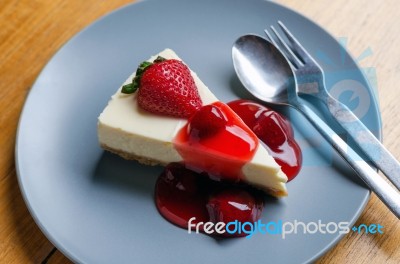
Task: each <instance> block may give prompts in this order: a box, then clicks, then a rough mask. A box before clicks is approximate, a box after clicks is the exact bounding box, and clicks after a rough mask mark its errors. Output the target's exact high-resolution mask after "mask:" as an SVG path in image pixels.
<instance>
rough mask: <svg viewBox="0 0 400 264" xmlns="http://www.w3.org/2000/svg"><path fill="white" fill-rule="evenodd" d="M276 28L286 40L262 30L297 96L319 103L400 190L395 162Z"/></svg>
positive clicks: (290, 39) (308, 59)
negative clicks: (289, 72)
mask: <svg viewBox="0 0 400 264" xmlns="http://www.w3.org/2000/svg"><path fill="white" fill-rule="evenodd" d="M278 25H279V27H280V28H281V30H282V32H283V33H284V35H285V36H286V39H285V38H283V37H282V36H281V35H280V34H279V33H278V31H277V30H276V29H275V28H274V27H273V26H271V27H270V28H271V31H272V32H273V34H274V35H275V38H273V37H272V34H270V33H269V31H268V30H267V29H265V30H264V31H265V33H266V34H267V36H268V38H269V39H270V41H271V42H272V43H273V44H274V45H275V46H276V47H277V48H278V49H280V50H281V52H282V53H283V54H284V55H285V57H286V58H287V59H288V60H289V62H290V64H291V66H292V69H293V71H294V73H295V76H296V79H297V82H298V86H297V93H298V94H307V95H311V96H314V97H316V98H318V99H319V100H321V101H322V102H323V103H324V104H325V105H326V106H327V108H328V110H329V112H330V113H331V114H332V116H333V118H334V119H336V121H337V122H338V123H339V124H340V126H341V127H342V128H343V129H344V130H345V131H346V132H347V136H349V137H351V138H352V139H353V140H354V141H355V142H356V143H357V145H358V147H360V149H361V150H362V151H363V152H364V154H366V155H367V156H368V158H369V159H370V161H371V162H372V163H373V164H374V165H375V166H376V167H377V168H378V169H379V170H380V171H382V173H383V174H385V175H386V177H387V178H388V179H389V180H390V181H391V182H392V183H393V185H395V186H396V187H397V189H399V190H400V164H399V162H398V161H397V160H396V159H395V158H394V157H393V155H392V154H391V153H390V152H389V151H388V150H387V149H386V148H385V147H384V146H383V145H382V143H381V142H380V141H379V140H378V139H377V138H376V137H375V136H374V135H373V134H372V133H371V132H370V131H369V129H368V128H367V127H366V126H365V125H364V124H363V123H362V122H361V120H360V119H358V118H357V116H355V115H354V114H353V112H352V111H351V110H350V109H349V108H347V106H346V105H344V104H342V103H341V102H339V101H338V100H336V99H335V98H333V97H332V96H331V95H330V94H329V92H328V91H327V90H326V87H325V77H324V73H323V70H322V68H321V66H319V65H318V63H317V62H316V61H315V60H314V58H313V57H312V56H311V55H310V54H309V53H308V52H307V50H306V49H305V48H304V47H303V46H302V45H301V44H300V42H299V41H298V40H297V39H296V38H295V37H294V36H293V34H292V33H291V32H290V31H289V30H288V29H287V28H286V26H285V25H284V24H283V23H282V22H281V21H278Z"/></svg>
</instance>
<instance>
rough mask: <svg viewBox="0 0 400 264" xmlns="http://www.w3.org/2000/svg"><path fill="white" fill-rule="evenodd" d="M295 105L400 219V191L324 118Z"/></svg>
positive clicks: (302, 105)
mask: <svg viewBox="0 0 400 264" xmlns="http://www.w3.org/2000/svg"><path fill="white" fill-rule="evenodd" d="M294 107H295V108H296V109H297V110H299V111H300V112H302V113H303V114H304V116H305V117H306V118H307V119H308V121H309V122H310V123H311V124H312V125H313V126H314V127H315V128H316V129H317V130H318V132H320V133H321V135H322V136H323V137H324V138H325V139H326V140H327V141H328V142H329V143H330V144H332V146H333V147H334V148H335V149H336V150H337V152H338V153H339V154H340V156H342V157H343V158H344V159H345V160H346V161H347V163H348V164H349V165H350V166H351V167H352V168H353V170H354V171H355V172H356V173H357V174H358V176H359V177H360V178H361V179H362V180H363V181H364V182H365V183H366V184H367V185H368V186H369V187H370V188H371V190H372V191H373V192H374V193H375V194H376V195H377V196H378V197H379V198H380V199H381V201H382V202H384V203H385V204H386V206H387V207H388V208H389V209H390V210H391V211H392V212H393V213H394V214H395V215H396V216H397V218H399V219H400V193H399V192H397V190H396V189H394V188H393V187H392V186H391V185H390V184H389V183H388V182H386V181H385V180H384V179H383V178H382V177H381V176H380V175H379V174H378V173H377V172H376V171H375V170H374V169H372V168H371V167H370V165H369V164H368V163H367V162H366V161H365V160H364V159H363V158H361V157H360V156H359V155H358V154H357V152H355V151H354V150H353V149H352V148H351V147H350V146H349V145H347V143H346V142H345V141H343V140H342V139H341V138H340V137H339V136H338V135H337V134H336V133H335V132H334V131H333V130H332V129H331V128H330V127H329V126H328V125H327V124H326V123H325V122H324V121H322V119H321V118H320V117H319V116H317V115H316V114H315V113H314V112H313V111H312V110H311V109H310V108H308V107H307V106H306V105H304V104H296V105H294Z"/></svg>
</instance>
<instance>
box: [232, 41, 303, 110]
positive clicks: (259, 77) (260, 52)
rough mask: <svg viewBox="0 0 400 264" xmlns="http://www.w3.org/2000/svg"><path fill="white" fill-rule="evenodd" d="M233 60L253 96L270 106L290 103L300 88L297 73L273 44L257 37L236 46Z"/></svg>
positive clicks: (245, 85) (237, 43)
mask: <svg viewBox="0 0 400 264" xmlns="http://www.w3.org/2000/svg"><path fill="white" fill-rule="evenodd" d="M232 59H233V66H234V68H235V71H236V73H237V76H238V78H239V79H240V81H241V83H242V84H243V85H244V87H245V88H246V89H247V90H248V91H249V92H250V93H251V94H252V95H254V96H255V97H257V98H258V99H260V100H262V101H265V102H268V103H273V104H281V105H288V104H289V98H291V96H290V95H291V94H292V93H295V89H296V88H295V82H294V80H295V79H294V74H293V71H292V70H291V68H290V65H289V63H288V61H287V60H286V58H285V57H284V56H283V55H282V53H281V52H280V51H279V50H278V49H277V48H276V47H275V46H274V45H273V44H272V43H271V42H269V41H268V40H266V39H264V38H262V37H260V36H257V35H245V36H242V37H240V38H238V39H237V40H236V42H235V43H234V45H233V47H232ZM260 87H263V88H262V89H260Z"/></svg>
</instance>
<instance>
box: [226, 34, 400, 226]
mask: <svg viewBox="0 0 400 264" xmlns="http://www.w3.org/2000/svg"><path fill="white" fill-rule="evenodd" d="M232 59H233V65H234V68H235V71H236V74H237V76H238V78H239V80H240V81H241V82H242V84H243V86H244V87H245V88H246V89H247V90H248V91H249V92H250V93H251V94H252V95H254V96H255V97H256V98H258V99H260V100H261V101H264V102H266V103H269V104H275V105H287V106H291V107H293V108H295V109H297V110H298V111H300V112H301V113H302V114H303V115H304V116H305V117H306V118H307V120H308V121H309V122H310V123H311V124H312V125H313V126H314V127H315V128H316V129H317V131H318V132H319V133H320V134H321V135H322V136H323V137H324V138H325V139H326V140H327V141H328V142H329V143H330V144H331V145H332V146H333V148H334V149H336V151H337V152H338V153H339V155H340V156H341V157H342V158H343V159H344V160H345V161H346V162H347V163H348V164H349V165H350V166H351V167H352V168H353V170H354V171H355V172H356V173H357V174H358V176H359V177H360V178H361V179H362V180H363V181H364V182H365V183H366V184H367V185H368V186H369V187H370V188H371V190H372V191H373V192H374V193H375V194H376V195H377V196H378V197H379V198H380V199H381V200H382V201H383V202H384V203H385V204H386V206H387V207H388V208H389V209H390V210H391V211H392V212H393V213H394V214H395V215H396V216H397V218H399V219H400V193H399V192H397V191H396V190H395V189H394V188H393V187H392V186H391V185H390V184H389V183H387V182H386V181H385V180H384V179H383V178H382V177H381V176H380V175H379V174H378V173H377V172H376V171H375V170H374V169H372V168H371V167H370V165H369V164H368V163H367V162H366V161H365V160H364V159H362V158H361V157H360V156H359V155H358V154H357V152H355V151H354V150H353V149H352V148H351V147H350V146H349V145H348V144H347V143H346V142H345V141H343V140H342V139H341V138H340V137H339V136H338V135H337V134H336V133H335V132H334V131H333V130H332V129H331V128H330V127H329V126H328V125H327V124H326V123H325V122H324V121H322V120H321V118H320V117H319V116H318V115H316V114H315V113H314V112H313V111H312V110H311V109H310V108H309V107H307V106H306V105H305V104H303V103H301V102H300V101H299V98H298V96H297V93H296V87H297V81H296V78H295V75H294V74H293V71H292V69H291V67H290V64H289V62H288V61H287V59H286V58H285V57H284V56H283V55H282V53H281V52H280V51H279V50H278V49H277V48H276V47H275V46H274V45H273V44H272V43H271V42H269V41H267V40H266V39H264V38H262V37H260V36H256V35H245V36H242V37H240V38H239V39H237V40H236V42H235V43H234V45H233V47H232Z"/></svg>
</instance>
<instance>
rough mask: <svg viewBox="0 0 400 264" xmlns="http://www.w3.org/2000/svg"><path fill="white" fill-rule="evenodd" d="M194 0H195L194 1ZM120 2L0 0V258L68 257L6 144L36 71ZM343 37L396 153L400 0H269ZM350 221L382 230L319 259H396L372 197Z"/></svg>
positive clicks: (399, 151) (398, 234)
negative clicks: (373, 90) (40, 221)
mask: <svg viewBox="0 0 400 264" xmlns="http://www.w3.org/2000/svg"><path fill="white" fill-rule="evenodd" d="M199 1H201V0H199ZM129 2H131V1H128V0H113V1H105V0H86V1H80V0H69V1H62V0H0V113H1V115H0V145H1V148H0V263H41V262H43V263H70V261H69V260H68V259H67V258H66V257H65V256H64V255H63V254H62V253H61V252H59V251H58V250H57V249H55V248H54V246H53V245H52V244H51V243H50V242H49V241H48V240H47V239H46V237H45V236H44V235H43V233H42V232H41V231H40V229H39V228H38V226H37V225H36V224H35V222H34V220H33V219H32V217H31V215H30V214H29V212H28V209H27V207H26V205H25V203H24V200H23V198H22V195H21V192H20V190H19V187H18V182H17V178H16V173H15V164H14V145H15V134H16V128H17V123H18V119H19V115H20V113H21V109H22V106H23V104H24V100H25V98H26V95H27V93H28V92H29V90H30V87H31V86H32V84H33V82H34V80H35V78H36V77H37V76H38V74H39V72H40V70H41V69H42V68H43V67H44V66H45V64H46V63H47V62H48V61H49V59H50V58H51V57H52V56H53V55H54V53H55V52H56V51H57V50H58V49H59V48H60V47H61V46H62V45H63V44H64V43H65V42H66V41H67V40H68V39H70V38H71V37H72V36H74V34H76V33H77V32H79V31H80V30H81V29H83V28H84V27H85V26H87V25H89V24H90V23H92V22H93V21H94V20H95V19H97V18H99V17H101V16H102V15H104V14H106V13H108V12H109V11H112V10H115V9H116V8H118V7H121V6H123V5H125V4H127V3H129ZM276 2H279V3H281V4H283V5H285V6H287V7H290V8H292V9H295V10H297V11H298V12H300V13H302V14H304V15H306V16H307V17H309V18H311V19H312V20H314V21H316V22H317V23H318V24H320V25H321V26H322V27H324V28H325V29H327V30H328V31H329V32H330V33H332V34H333V35H334V36H335V37H347V38H348V50H349V51H350V53H351V54H352V55H353V56H354V57H358V56H359V55H360V54H362V52H363V51H364V50H365V49H367V48H370V49H371V50H372V51H373V54H372V55H371V56H369V57H367V58H365V59H363V60H362V61H360V65H361V66H363V67H374V68H375V69H376V72H377V84H378V91H379V101H380V106H381V113H382V120H383V135H384V144H385V145H386V146H387V147H388V149H389V150H390V151H391V152H392V153H393V154H394V156H395V157H397V158H398V159H399V158H400V145H399V144H400V141H399V140H398V138H399V136H400V104H399V97H400V87H399V83H400V52H399V49H400V8H399V7H400V3H399V2H398V0H371V1H366V0H353V1H348V0H335V1H331V0H330V1H329V0H320V1H313V0H302V1H298V0H281V1H276ZM357 223H358V224H359V223H365V224H372V223H379V224H381V225H383V226H384V231H385V233H384V234H382V235H367V234H356V233H349V234H348V235H347V236H346V237H345V238H344V239H343V240H341V241H340V242H339V243H338V244H337V245H336V246H335V247H334V248H333V249H332V250H330V251H329V252H328V253H327V254H326V255H325V256H324V257H322V258H321V259H320V260H319V263H400V250H399V245H400V225H399V221H398V220H397V219H396V218H395V217H394V216H393V215H392V214H391V213H390V212H389V211H388V209H386V208H385V206H384V205H383V204H382V203H381V202H380V201H379V200H378V199H377V198H376V197H375V196H374V195H372V197H371V199H370V201H369V203H368V205H367V207H366V209H365V211H364V212H363V214H362V215H361V217H360V219H359V220H358V221H357Z"/></svg>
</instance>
